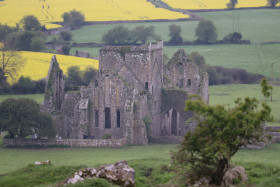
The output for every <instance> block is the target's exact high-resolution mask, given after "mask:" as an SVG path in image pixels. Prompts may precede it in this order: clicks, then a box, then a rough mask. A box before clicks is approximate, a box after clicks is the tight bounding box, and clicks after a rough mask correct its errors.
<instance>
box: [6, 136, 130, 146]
mask: <svg viewBox="0 0 280 187" xmlns="http://www.w3.org/2000/svg"><path fill="white" fill-rule="evenodd" d="M124 145H127V138H122V139H20V138H19V139H9V138H4V147H36V146H37V147H55V146H69V147H110V148H121V147H123V146H124Z"/></svg>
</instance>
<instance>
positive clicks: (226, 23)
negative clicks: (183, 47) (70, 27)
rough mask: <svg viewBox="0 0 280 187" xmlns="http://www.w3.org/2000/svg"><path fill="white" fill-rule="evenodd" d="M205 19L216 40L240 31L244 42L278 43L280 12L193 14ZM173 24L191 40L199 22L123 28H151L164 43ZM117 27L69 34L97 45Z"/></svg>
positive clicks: (249, 11) (165, 23) (163, 23)
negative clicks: (213, 26)
mask: <svg viewBox="0 0 280 187" xmlns="http://www.w3.org/2000/svg"><path fill="white" fill-rule="evenodd" d="M195 14H197V15H199V16H201V17H203V18H205V19H210V20H212V21H213V22H214V24H215V25H216V27H217V30H218V36H219V39H222V38H223V37H224V36H225V35H227V34H228V33H231V32H235V31H236V32H241V33H242V35H243V38H244V39H249V40H251V41H252V42H253V43H259V42H262V41H275V40H278V41H279V40H280V33H279V32H275V31H277V30H280V25H279V23H278V19H279V16H280V9H258V10H235V11H217V12H201V13H195ZM171 24H176V25H180V26H181V28H182V37H183V38H184V39H185V40H194V39H196V37H195V28H196V27H197V24H198V21H179V22H158V23H125V24H123V25H124V26H126V27H128V28H130V29H132V28H134V27H136V26H140V25H146V26H150V25H153V26H154V27H155V32H156V34H158V35H159V36H161V37H162V39H163V40H164V41H168V40H169V36H168V33H169V25H171ZM117 25H118V24H101V25H91V26H84V27H82V29H79V30H75V31H72V34H73V40H74V42H79V43H87V42H96V43H100V42H101V39H102V35H103V34H104V33H106V32H107V31H108V30H110V29H112V28H113V27H115V26H117Z"/></svg>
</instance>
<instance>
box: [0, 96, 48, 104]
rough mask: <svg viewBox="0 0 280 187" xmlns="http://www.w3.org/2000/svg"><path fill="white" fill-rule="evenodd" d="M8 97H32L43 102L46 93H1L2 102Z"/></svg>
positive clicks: (0, 100) (0, 99)
mask: <svg viewBox="0 0 280 187" xmlns="http://www.w3.org/2000/svg"><path fill="white" fill-rule="evenodd" d="M7 98H30V99H34V100H35V101H36V102H38V103H39V104H41V103H43V101H44V95H43V94H26V95H0V103H1V102H2V101H4V100H5V99H7Z"/></svg>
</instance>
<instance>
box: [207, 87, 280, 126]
mask: <svg viewBox="0 0 280 187" xmlns="http://www.w3.org/2000/svg"><path fill="white" fill-rule="evenodd" d="M272 94H273V97H272V99H273V100H272V102H270V100H268V101H267V103H268V104H269V105H270V106H271V108H272V115H273V116H274V119H275V120H276V121H278V122H280V87H279V86H274V87H273V92H272ZM209 95H210V104H230V106H234V101H235V99H236V98H238V97H240V98H245V97H246V96H249V97H255V98H257V99H258V100H259V101H260V102H264V97H263V96H262V93H261V87H260V85H256V84H237V85H230V84H228V85H218V86H210V89H209Z"/></svg>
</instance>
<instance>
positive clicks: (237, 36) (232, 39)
mask: <svg viewBox="0 0 280 187" xmlns="http://www.w3.org/2000/svg"><path fill="white" fill-rule="evenodd" d="M223 41H224V42H225V43H234V44H239V43H242V34H241V33H239V32H233V33H229V34H228V35H226V36H225V37H224V39H223Z"/></svg>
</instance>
